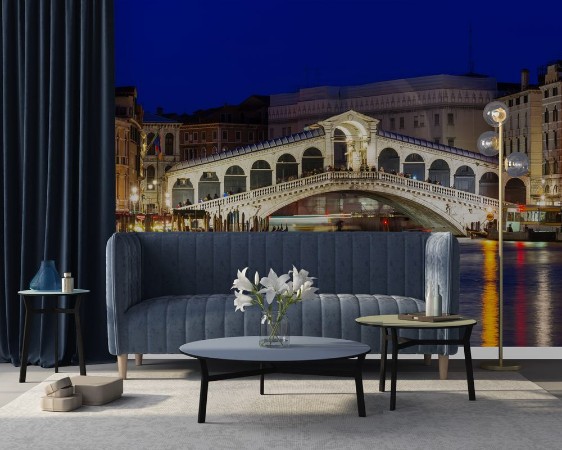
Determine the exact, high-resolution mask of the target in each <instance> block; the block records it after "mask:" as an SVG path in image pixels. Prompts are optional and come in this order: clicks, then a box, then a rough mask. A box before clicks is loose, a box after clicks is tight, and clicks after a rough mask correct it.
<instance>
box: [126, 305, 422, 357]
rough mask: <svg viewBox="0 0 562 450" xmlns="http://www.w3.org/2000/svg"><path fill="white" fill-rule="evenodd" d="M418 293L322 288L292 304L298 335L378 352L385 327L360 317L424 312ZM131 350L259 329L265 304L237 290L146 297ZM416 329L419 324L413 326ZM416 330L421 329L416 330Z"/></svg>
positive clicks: (132, 316) (131, 322) (173, 348)
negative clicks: (245, 302) (243, 299)
mask: <svg viewBox="0 0 562 450" xmlns="http://www.w3.org/2000/svg"><path fill="white" fill-rule="evenodd" d="M424 308H425V303H424V302H423V301H422V300H418V299H415V298H412V297H403V296H398V295H370V294H358V295H353V294H319V295H317V296H316V297H315V298H314V299H311V300H307V301H304V302H300V303H297V304H295V305H293V306H291V307H290V308H289V312H288V317H289V324H290V333H291V335H293V336H324V337H333V338H341V339H350V340H354V341H360V342H364V343H367V344H368V345H370V346H371V349H372V352H373V353H378V352H379V351H380V350H379V348H380V346H379V341H380V340H379V337H378V336H379V330H378V329H374V328H371V327H364V326H361V325H358V324H357V323H356V322H355V319H356V318H357V317H360V316H370V315H374V314H398V313H412V312H420V311H423V310H424ZM126 316H127V324H128V332H127V338H128V341H129V343H130V344H129V345H130V348H131V350H130V352H131V353H135V352H139V353H179V347H180V346H181V345H183V344H185V343H187V342H192V341H197V340H201V339H213V338H219V337H228V336H244V335H246V336H249V335H258V334H259V323H260V318H261V314H260V309H259V308H258V307H256V306H254V307H249V308H246V310H245V312H241V311H235V309H234V295H233V294H228V295H224V294H212V295H174V296H164V297H157V298H152V299H148V300H145V301H143V302H141V303H139V304H138V305H135V306H133V307H132V308H129V310H127V312H126ZM409 331H410V335H411V334H412V333H411V332H412V331H413V330H409ZM414 333H415V331H414Z"/></svg>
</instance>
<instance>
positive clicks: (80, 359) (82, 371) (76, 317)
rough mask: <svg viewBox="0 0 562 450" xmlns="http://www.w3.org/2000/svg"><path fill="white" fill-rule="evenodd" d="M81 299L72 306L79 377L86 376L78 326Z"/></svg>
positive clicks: (80, 329)
mask: <svg viewBox="0 0 562 450" xmlns="http://www.w3.org/2000/svg"><path fill="white" fill-rule="evenodd" d="M81 302H82V298H81V297H78V298H77V299H76V304H75V305H74V324H75V326H76V347H77V350H78V363H79V364H80V375H86V363H85V361H84V344H83V342H82V327H81V325H80V304H81Z"/></svg>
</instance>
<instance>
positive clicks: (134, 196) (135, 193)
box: [130, 186, 139, 214]
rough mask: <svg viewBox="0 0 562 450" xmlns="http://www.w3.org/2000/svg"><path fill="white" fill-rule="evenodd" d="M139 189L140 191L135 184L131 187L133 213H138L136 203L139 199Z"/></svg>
mask: <svg viewBox="0 0 562 450" xmlns="http://www.w3.org/2000/svg"><path fill="white" fill-rule="evenodd" d="M138 191H139V190H138V188H137V187H136V186H133V187H132V188H131V197H130V199H131V203H132V204H133V214H135V213H136V210H137V208H136V203H137V202H138V201H139V194H138Z"/></svg>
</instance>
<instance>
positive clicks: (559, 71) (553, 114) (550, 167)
mask: <svg viewBox="0 0 562 450" xmlns="http://www.w3.org/2000/svg"><path fill="white" fill-rule="evenodd" d="M540 90H541V92H542V117H543V120H542V148H543V158H544V160H543V180H544V182H542V188H543V189H542V191H543V192H542V195H541V197H540V204H542V205H560V206H562V203H561V194H562V193H561V191H560V189H561V188H562V143H561V142H560V138H561V137H562V120H561V117H560V110H561V109H562V61H558V62H556V63H554V64H549V65H548V67H547V70H546V74H545V75H544V83H543V84H541V86H540Z"/></svg>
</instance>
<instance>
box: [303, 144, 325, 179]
mask: <svg viewBox="0 0 562 450" xmlns="http://www.w3.org/2000/svg"><path fill="white" fill-rule="evenodd" d="M323 169H324V157H323V156H322V152H321V151H320V150H318V149H317V148H315V147H310V148H307V149H306V150H305V151H304V153H303V155H302V173H303V176H304V175H312V174H313V173H315V171H320V172H322V171H323Z"/></svg>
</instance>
